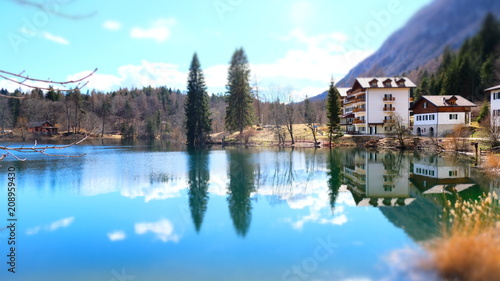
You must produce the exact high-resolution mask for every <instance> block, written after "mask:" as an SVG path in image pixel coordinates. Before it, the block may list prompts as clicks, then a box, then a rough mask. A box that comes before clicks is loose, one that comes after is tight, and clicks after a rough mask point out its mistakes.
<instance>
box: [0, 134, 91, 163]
mask: <svg viewBox="0 0 500 281" xmlns="http://www.w3.org/2000/svg"><path fill="white" fill-rule="evenodd" d="M87 138H88V135H85V137H84V138H82V139H80V140H78V141H75V142H72V143H70V144H67V145H59V146H58V145H47V146H42V147H37V145H38V144H37V142H36V141H35V144H34V145H33V146H32V147H25V146H24V145H23V146H21V147H9V146H8V145H6V146H0V150H3V151H5V152H6V153H7V154H4V155H2V156H3V157H2V158H1V159H0V161H1V160H2V159H3V158H5V157H6V156H7V155H11V156H13V157H14V158H16V159H17V160H19V161H25V160H26V158H19V157H18V156H16V155H15V154H13V153H12V152H13V151H15V152H18V153H40V154H43V155H47V156H60V157H82V156H84V155H85V154H80V155H60V154H51V153H47V152H46V151H47V150H48V149H65V148H68V147H71V146H74V145H77V144H80V143H81V142H83V141H84V140H86V139H87Z"/></svg>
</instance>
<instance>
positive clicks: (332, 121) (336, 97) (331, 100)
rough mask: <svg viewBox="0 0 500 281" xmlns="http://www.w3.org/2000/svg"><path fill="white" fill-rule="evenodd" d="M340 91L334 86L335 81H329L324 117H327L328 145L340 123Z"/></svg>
mask: <svg viewBox="0 0 500 281" xmlns="http://www.w3.org/2000/svg"><path fill="white" fill-rule="evenodd" d="M340 113H341V105H340V93H339V91H338V90H337V88H336V87H335V83H334V82H333V79H332V81H331V82H330V89H329V90H328V97H327V99H326V117H327V118H328V136H329V138H330V147H331V145H332V140H333V132H335V131H337V130H338V128H339V124H340Z"/></svg>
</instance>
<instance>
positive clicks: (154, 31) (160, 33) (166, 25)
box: [130, 18, 176, 42]
mask: <svg viewBox="0 0 500 281" xmlns="http://www.w3.org/2000/svg"><path fill="white" fill-rule="evenodd" d="M175 24H176V21H175V19H173V18H168V19H159V20H156V21H155V22H153V24H152V25H151V26H149V27H148V28H142V27H134V28H132V29H131V30H130V36H131V37H132V38H136V39H153V40H155V41H157V42H164V41H166V40H167V39H168V38H169V37H170V34H171V29H172V27H173V26H174V25H175Z"/></svg>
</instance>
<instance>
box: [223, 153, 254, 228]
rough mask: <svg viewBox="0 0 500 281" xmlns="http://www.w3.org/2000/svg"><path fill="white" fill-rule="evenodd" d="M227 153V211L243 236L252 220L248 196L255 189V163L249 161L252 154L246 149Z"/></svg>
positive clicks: (250, 203)
mask: <svg viewBox="0 0 500 281" xmlns="http://www.w3.org/2000/svg"><path fill="white" fill-rule="evenodd" d="M227 155H228V163H229V170H228V178H229V183H228V191H227V192H228V198H227V202H228V205H229V213H230V214H231V219H232V220H233V225H234V228H235V229H236V233H238V235H240V236H243V237H244V236H245V235H246V234H247V232H248V229H249V228H250V222H251V220H252V202H251V199H250V196H251V194H252V192H254V191H255V173H254V169H255V165H254V164H253V163H252V161H251V160H252V154H251V153H250V152H249V151H248V150H246V149H243V148H239V149H229V150H228V152H227Z"/></svg>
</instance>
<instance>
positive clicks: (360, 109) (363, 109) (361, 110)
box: [352, 108, 366, 112]
mask: <svg viewBox="0 0 500 281" xmlns="http://www.w3.org/2000/svg"><path fill="white" fill-rule="evenodd" d="M352 112H366V108H355V109H353V111H352Z"/></svg>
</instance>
